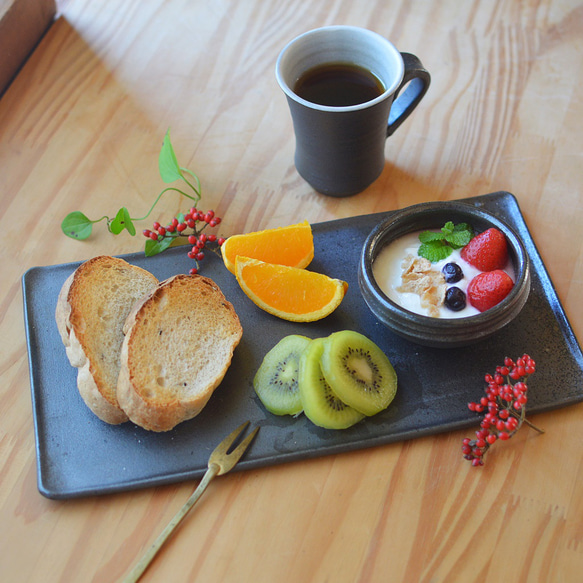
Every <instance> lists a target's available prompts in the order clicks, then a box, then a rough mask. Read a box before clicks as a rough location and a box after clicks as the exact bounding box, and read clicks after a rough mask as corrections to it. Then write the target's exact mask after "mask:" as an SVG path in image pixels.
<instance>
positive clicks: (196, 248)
mask: <svg viewBox="0 0 583 583" xmlns="http://www.w3.org/2000/svg"><path fill="white" fill-rule="evenodd" d="M220 222H221V219H220V217H217V216H215V212H214V211H207V212H206V213H204V212H202V211H199V210H198V209H196V208H195V207H192V208H191V209H190V210H189V211H188V213H187V214H185V215H179V216H178V217H174V218H173V219H172V221H171V222H170V223H169V224H168V225H166V226H165V227H164V226H162V225H161V224H160V223H158V222H155V223H154V224H153V226H152V229H144V231H143V234H144V236H145V237H148V238H149V239H152V241H157V242H160V241H162V240H164V239H169V238H170V239H173V238H176V237H188V243H189V244H190V245H191V248H190V251H188V253H187V255H188V257H189V258H190V259H194V261H195V262H196V267H193V268H192V269H191V270H190V274H191V275H195V274H196V273H198V270H199V268H200V266H199V262H200V261H202V260H203V259H204V249H210V250H212V251H214V252H216V251H217V248H218V247H220V246H221V245H222V244H223V243H224V242H225V239H224V238H223V237H217V235H215V234H209V235H207V234H206V233H204V232H203V231H204V230H205V229H206V228H207V227H216V226H217V225H218V224H219V223H220ZM187 229H191V232H187ZM209 244H211V245H212V246H209Z"/></svg>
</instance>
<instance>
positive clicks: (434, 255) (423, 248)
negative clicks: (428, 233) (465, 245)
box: [417, 241, 451, 263]
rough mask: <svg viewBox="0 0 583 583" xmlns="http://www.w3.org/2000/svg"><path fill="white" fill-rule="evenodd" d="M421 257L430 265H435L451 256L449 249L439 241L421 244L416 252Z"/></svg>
mask: <svg viewBox="0 0 583 583" xmlns="http://www.w3.org/2000/svg"><path fill="white" fill-rule="evenodd" d="M417 254H418V255H419V256H421V257H425V259H428V260H429V261H431V263H437V262H438V261H441V260H442V259H445V258H446V257H449V255H450V254H451V247H450V246H449V245H444V244H443V243H442V242H441V241H432V242H430V243H422V244H421V245H420V247H419V250H418V251H417Z"/></svg>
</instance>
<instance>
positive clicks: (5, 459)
mask: <svg viewBox="0 0 583 583" xmlns="http://www.w3.org/2000/svg"><path fill="white" fill-rule="evenodd" d="M61 11H62V13H61V15H60V17H59V18H58V19H57V21H56V22H55V23H54V25H53V26H52V28H51V29H50V30H49V32H48V34H47V35H46V36H45V38H44V39H43V40H42V42H41V43H40V45H39V46H38V48H37V49H36V50H35V52H34V54H33V55H32V57H31V58H30V59H29V61H28V62H27V63H26V65H25V66H24V67H23V69H22V70H21V71H20V73H19V74H18V76H17V78H16V79H15V81H14V82H13V83H12V85H11V86H10V88H9V89H8V91H7V92H6V93H5V94H4V96H3V97H2V99H1V100H0V168H1V170H2V188H1V189H0V221H1V231H0V232H1V233H2V246H3V259H2V266H3V267H2V277H1V278H0V285H1V289H2V293H1V295H0V298H1V302H2V303H1V319H0V326H1V333H0V339H1V340H0V342H1V347H2V349H1V350H0V374H1V382H0V403H1V423H0V428H1V429H0V443H1V446H0V460H1V466H0V468H1V469H0V480H1V481H0V523H1V524H2V529H1V534H0V571H1V572H2V580H4V581H11V582H17V581H18V582H20V581H39V582H40V581H42V582H46V581H51V582H52V581H55V582H56V581H59V582H69V581H71V582H76V583H77V582H81V581H93V582H106V581H107V582H109V581H115V580H119V579H120V578H121V577H122V576H123V575H124V574H125V573H127V571H128V570H129V569H130V567H131V565H132V564H133V563H134V562H135V561H136V560H137V559H138V557H139V556H140V555H141V553H142V552H143V551H144V550H145V549H146V548H147V547H148V546H149V545H150V544H151V542H152V541H153V540H154V538H155V537H156V535H157V534H158V532H159V531H160V530H161V529H162V528H163V526H164V525H165V524H166V523H167V522H168V520H169V519H170V518H171V517H172V516H173V515H174V513H175V512H176V511H177V510H178V508H179V507H180V506H181V505H182V504H183V502H184V501H185V500H186V498H187V497H188V495H189V493H190V492H191V490H192V488H193V484H192V483H181V484H175V485H170V486H165V487H158V488H153V489H143V490H139V491H133V492H127V493H121V494H115V495H109V496H100V497H91V498H81V499H75V500H68V501H54V500H49V499H46V498H44V497H43V496H41V495H40V494H39V492H38V491H37V480H36V454H35V438H34V431H33V418H32V413H31V396H30V394H31V393H30V384H29V371H28V362H27V346H26V341H25V329H24V323H23V308H22V304H23V302H22V292H21V276H22V275H23V273H24V272H25V271H26V270H27V269H28V268H30V267H32V266H38V265H52V264H59V263H65V262H71V261H79V260H83V259H88V258H90V257H93V256H95V255H98V254H110V255H116V254H125V253H129V252H134V251H138V250H140V249H141V248H142V245H143V239H142V238H141V237H139V236H138V237H136V238H132V237H130V236H129V235H127V234H122V235H120V236H118V237H114V236H113V235H111V234H109V233H107V232H106V230H105V228H103V227H101V228H100V227H96V228H95V232H94V235H93V236H92V237H91V238H90V239H89V240H87V241H85V242H83V243H81V242H74V241H71V240H70V239H68V238H66V237H65V236H63V235H62V234H61V232H60V228H59V225H60V222H61V220H62V218H63V217H64V216H65V215H66V214H67V213H69V212H70V211H72V210H83V211H84V212H85V213H86V214H87V215H88V216H91V217H99V216H101V215H103V214H108V213H109V214H112V213H115V211H116V210H117V209H118V208H119V206H120V204H122V203H123V204H125V205H126V206H128V207H129V208H130V209H137V210H136V212H141V210H142V209H147V208H148V207H149V205H150V203H151V202H152V200H153V198H154V197H155V196H156V194H157V193H158V192H159V190H160V189H161V181H160V178H159V176H158V168H157V157H158V151H159V148H160V145H161V142H162V138H163V136H164V133H165V132H166V130H167V129H168V128H169V127H170V128H171V129H172V140H173V143H174V146H175V149H176V151H177V153H178V154H179V157H180V160H181V163H182V164H183V165H185V166H187V167H189V168H191V169H193V170H194V171H196V172H197V173H198V175H199V176H200V179H201V181H202V184H203V201H204V202H203V206H204V207H207V208H214V209H215V210H216V212H217V213H218V214H220V215H221V216H222V217H223V223H222V227H221V232H222V233H223V234H225V235H229V234H233V233H238V232H244V231H250V230H255V229H260V228H266V227H274V226H279V225H285V224H289V223H291V222H295V221H299V220H303V219H308V220H309V221H311V222H318V221H322V220H328V219H336V218H341V217H350V216H355V215H360V214H366V213H371V212H377V211H385V210H391V209H398V208H402V207H405V206H408V205H410V204H413V203H419V202H423V201H433V200H450V199H458V198H464V197H467V196H473V195H479V194H485V193H488V192H493V191H497V190H507V191H510V192H512V193H514V194H515V195H516V197H517V198H518V201H519V203H520V205H521V208H522V211H523V214H524V216H525V218H526V221H527V223H528V226H529V228H530V230H531V232H532V233H533V236H534V239H535V242H536V244H537V246H538V248H539V250H540V253H541V255H542V257H543V259H544V261H545V263H546V266H547V268H548V270H549V273H550V275H551V278H552V280H553V282H554V284H555V286H556V288H557V291H558V295H559V297H560V299H561V301H562V303H563V306H564V308H565V310H566V313H567V315H568V317H569V318H570V321H571V323H572V326H573V328H574V331H575V333H576V335H577V336H578V337H579V338H583V311H582V310H581V302H582V301H583V243H582V239H581V232H582V230H583V199H582V196H581V183H582V182H583V142H582V140H581V136H582V135H583V90H582V86H583V84H582V81H583V78H582V74H581V71H583V50H582V49H583V4H582V3H581V2H577V1H575V0H565V1H563V2H558V1H554V2H553V1H552V0H541V1H540V2H535V1H534V0H524V1H522V2H518V1H508V2H458V1H456V0H443V1H442V2H439V3H436V2H406V1H401V2H397V1H388V2H387V1H386V0H383V1H381V0H367V1H366V2H365V1H364V0H362V1H354V2H340V1H334V0H322V1H316V2H314V1H313V0H310V1H304V0H296V1H277V2H275V1H274V2H263V1H260V0H245V1H240V2H236V1H234V0H233V1H229V0H223V1H214V2H203V1H201V0H192V1H188V2H187V1H179V0H140V1H138V0H125V1H124V2H119V1H118V0H99V1H98V0H66V1H65V2H63V3H62V4H61ZM341 23H345V24H354V25H359V26H363V27H368V28H371V29H373V30H376V31H377V32H379V33H381V34H383V35H386V36H387V37H388V38H390V39H391V40H392V41H393V42H394V43H395V44H396V45H397V46H398V48H399V49H400V50H404V51H409V52H414V53H415V54H417V55H418V56H419V57H420V58H421V59H422V61H423V62H424V64H425V65H426V66H427V68H428V69H429V70H430V71H431V73H432V80H433V82H432V86H431V88H430V90H429V93H428V94H427V96H426V98H425V100H424V101H423V103H422V105H421V106H420V107H419V108H418V110H417V111H416V112H415V113H414V115H413V116H412V117H411V118H410V119H409V120H408V121H407V122H406V123H405V124H404V125H403V126H402V128H401V129H399V130H398V132H397V133H396V134H395V136H393V137H392V138H391V139H390V140H389V141H388V142H387V146H386V159H387V164H386V167H385V170H384V172H383V174H382V175H381V177H380V178H379V179H378V181H377V182H376V183H375V184H374V185H373V186H371V187H370V188H369V189H368V190H366V191H365V192H363V193H361V194H360V195H357V196H354V197H352V198H346V199H334V198H326V197H325V196H322V195H319V194H316V193H315V192H314V191H312V190H311V188H310V187H309V186H308V185H307V184H306V183H305V182H304V181H303V180H302V179H301V178H299V177H298V175H297V173H296V171H295V168H294V166H293V149H294V137H293V132H292V126H291V121H290V118H289V113H288V109H287V104H286V102H285V99H284V97H283V94H282V93H281V91H280V89H279V87H278V86H277V84H276V82H275V78H274V64H275V60H276V57H277V54H278V52H279V50H280V48H281V47H282V46H283V45H284V44H285V43H286V42H287V41H288V40H289V39H291V38H292V37H294V36H295V35H297V34H299V33H301V32H303V31H305V30H307V29H310V28H315V27H318V26H321V25H327V24H341ZM183 208H184V205H183V204H181V202H180V200H178V198H173V197H172V196H168V197H167V198H165V199H163V201H162V203H161V204H160V205H159V207H158V208H157V211H156V213H154V214H155V215H156V216H155V217H152V218H153V219H155V218H161V219H163V220H166V218H167V217H170V216H172V215H173V213H176V212H178V211H180V210H183ZM143 226H144V227H145V226H149V224H148V225H143ZM500 350H501V353H500V359H502V358H503V357H504V356H505V354H504V347H503V346H501V347H500ZM511 356H515V355H511ZM497 360H498V359H497ZM496 364H497V362H493V363H492V366H495V365H496ZM485 372H486V371H485ZM479 382H480V380H479V379H477V383H479ZM582 415H583V405H574V406H571V407H568V408H564V409H560V410H557V411H555V412H552V413H547V414H544V415H538V416H536V417H535V419H534V421H535V422H536V423H537V424H538V425H540V426H543V427H544V428H545V430H546V434H545V435H544V436H542V437H539V436H537V434H536V433H535V432H534V431H533V430H530V429H527V428H523V429H522V430H521V431H520V432H519V433H518V434H517V435H516V436H515V437H514V438H513V439H512V440H511V441H510V442H508V443H505V444H501V445H497V446H495V447H494V448H493V449H492V452H491V453H489V454H488V456H489V457H488V459H487V460H486V465H485V466H484V467H483V468H480V469H475V468H472V467H471V466H470V464H469V463H468V462H467V461H465V460H463V459H462V456H461V454H460V442H461V439H462V437H463V436H464V435H465V434H466V433H467V432H456V433H451V434H441V435H439V436H435V437H427V438H421V439H417V440H414V441H409V442H405V443H396V444H392V445H387V446H382V447H376V448H372V449H366V450H362V451H357V452H353V453H348V454H338V455H332V456H328V457H324V458H320V459H315V460H311V461H305V462H296V463H289V464H284V465H279V466H276V467H268V468H264V469H260V470H253V471H247V472H239V473H233V474H230V475H228V476H224V477H222V478H220V479H217V480H216V481H214V482H213V483H212V484H211V486H210V488H209V491H208V492H207V494H206V495H205V497H204V498H203V499H202V501H201V502H200V503H199V505H198V506H197V508H196V509H195V511H194V513H192V514H191V515H189V517H188V518H187V520H186V521H185V523H184V524H183V525H182V527H181V529H180V531H179V533H178V534H177V536H176V537H174V538H173V539H172V541H171V543H170V544H169V545H168V546H167V547H166V548H165V549H164V550H163V552H162V554H161V555H160V556H159V557H158V558H157V560H156V561H155V562H154V563H153V564H152V566H151V567H150V569H149V570H148V571H147V573H146V574H145V575H144V579H143V580H144V581H173V582H179V581H200V582H203V581H204V582H205V583H209V582H223V581H233V582H243V581H247V582H254V583H256V582H271V581H280V582H281V583H283V582H286V583H287V582H297V581H314V582H323V581H334V582H335V583H338V582H340V583H343V582H356V581H359V582H365V581H367V582H368V581H383V582H385V581H406V582H417V581H448V582H451V581H463V582H467V581H486V580H488V581H492V580H504V581H512V582H519V581H528V582H534V581H540V582H543V581H544V582H548V581H553V582H554V581H557V582H565V583H568V582H572V581H577V580H579V577H580V573H581V571H582V570H583V488H582V487H581V483H582V481H583V463H582V462H583V437H582V427H583V426H582Z"/></svg>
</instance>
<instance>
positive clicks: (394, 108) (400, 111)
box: [387, 53, 431, 138]
mask: <svg viewBox="0 0 583 583" xmlns="http://www.w3.org/2000/svg"><path fill="white" fill-rule="evenodd" d="M401 57H403V63H404V65H405V74H404V75H403V81H401V84H400V85H399V87H398V88H397V91H396V92H395V97H394V99H393V104H392V105H391V111H390V113H389V124H388V126H387V138H388V137H389V136H391V135H393V133H394V132H395V130H396V129H397V128H398V127H399V126H400V125H401V124H402V123H403V122H404V121H405V120H406V119H407V118H408V117H409V115H410V114H411V112H412V111H413V110H414V109H415V108H416V107H417V105H419V102H420V101H421V99H423V96H424V95H425V94H426V93H427V90H428V89H429V84H430V83H431V76H430V75H429V71H427V69H425V67H424V66H423V64H422V63H421V61H420V60H419V59H418V58H417V57H416V56H415V55H413V54H411V53H401ZM407 83H409V85H408V86H407V88H406V89H405V91H404V92H403V95H399V92H400V91H401V89H403V87H404V86H405V85H407Z"/></svg>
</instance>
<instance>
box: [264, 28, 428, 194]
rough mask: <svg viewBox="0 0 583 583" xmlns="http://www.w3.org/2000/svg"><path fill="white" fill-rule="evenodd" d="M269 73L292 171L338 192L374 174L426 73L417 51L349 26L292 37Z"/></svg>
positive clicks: (419, 94) (423, 88) (357, 188)
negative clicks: (287, 131)
mask: <svg viewBox="0 0 583 583" xmlns="http://www.w3.org/2000/svg"><path fill="white" fill-rule="evenodd" d="M275 74H276V78H277V81H278V83H279V85H280V86H281V88H282V89H283V91H284V93H285V94H286V97H287V100H288V104H289V107H290V112H291V116H292V121H293V126H294V132H295V137H296V151H295V165H296V168H297V170H298V172H299V173H300V175H301V176H302V177H303V178H304V179H305V180H306V181H307V182H308V183H309V184H310V185H311V186H312V187H313V188H314V189H315V190H317V191H318V192H321V193H323V194H327V195H330V196H337V197H340V196H351V195H353V194H356V193H358V192H361V191H362V190H364V189H365V188H367V187H368V186H369V185H370V184H372V183H373V182H374V181H375V180H376V179H377V178H378V177H379V175H380V174H381V172H382V170H383V167H384V164H385V151H384V149H385V140H386V139H387V137H388V136H390V135H392V134H393V132H394V131H395V130H396V129H397V128H398V127H399V126H400V125H401V124H402V123H403V121H404V120H405V119H406V118H407V117H408V116H409V115H410V114H411V112H412V111H413V110H414V109H415V107H417V105H418V104H419V102H420V101H421V99H422V98H423V96H424V95H425V93H426V92H427V89H428V88H429V83H430V81H431V78H430V75H429V73H428V72H427V70H426V69H425V68H424V67H423V65H422V64H421V61H420V60H419V59H418V58H417V57H416V56H415V55H412V54H410V53H400V52H399V51H398V50H397V49H396V48H395V47H394V46H393V44H391V43H390V42H389V41H388V40H387V39H385V38H384V37H382V36H380V35H379V34H377V33H375V32H372V31H370V30H367V29H364V28H358V27H354V26H327V27H323V28H317V29H315V30H311V31H309V32H306V33H304V34H302V35H300V36H298V37H296V38H295V39H294V40H292V41H291V42H290V43H289V44H287V45H286V46H285V47H284V49H283V50H282V51H281V53H280V55H279V58H278V60H277V64H276V68H275ZM335 75H336V77H337V78H335ZM361 76H368V78H367V79H366V78H364V77H363V78H362V79H361V78H360V77H361ZM327 82H329V83H330V84H329V85H328V86H326V83H327ZM344 82H346V84H347V85H346V87H347V88H346V90H345V88H344V86H343V83H344ZM335 83H336V84H335ZM349 85H350V87H352V86H354V87H352V89H354V88H355V89H354V91H355V92H351V91H352V89H350V88H348V86H349ZM361 85H362V86H363V88H362V93H361V92H360V89H359V87H360V86H361ZM367 85H368V88H366V87H365V86H367ZM375 85H376V88H375ZM403 88H404V91H403V92H402V93H401V89H403ZM311 89H312V90H313V91H315V93H314V92H312V93H310V90H311ZM318 89H321V92H320V93H318V92H317V90H318ZM359 98H360V100H359ZM343 99H344V101H342V100H343ZM355 100H356V101H355Z"/></svg>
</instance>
